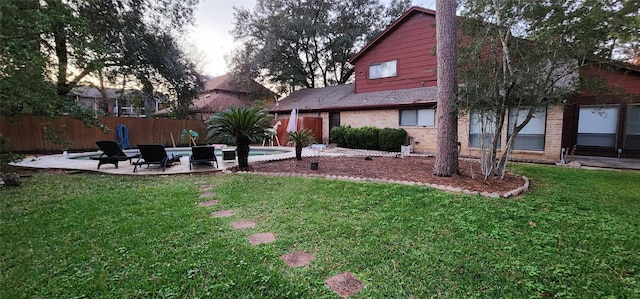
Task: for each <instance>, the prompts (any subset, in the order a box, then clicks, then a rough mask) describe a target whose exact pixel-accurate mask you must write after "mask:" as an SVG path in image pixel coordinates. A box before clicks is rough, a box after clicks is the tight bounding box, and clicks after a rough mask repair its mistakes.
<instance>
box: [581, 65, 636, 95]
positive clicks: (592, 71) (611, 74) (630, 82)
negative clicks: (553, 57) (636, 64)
mask: <svg viewBox="0 0 640 299" xmlns="http://www.w3.org/2000/svg"><path fill="white" fill-rule="evenodd" d="M581 75H582V76H584V77H585V78H589V77H594V76H595V77H601V78H604V80H606V82H607V85H608V86H611V87H616V88H622V89H623V90H624V93H625V94H637V95H640V74H638V73H636V72H633V71H626V70H617V71H615V70H610V69H604V68H598V67H590V68H587V69H584V70H582V71H581Z"/></svg>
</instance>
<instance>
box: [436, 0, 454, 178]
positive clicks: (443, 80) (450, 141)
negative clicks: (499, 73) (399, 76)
mask: <svg viewBox="0 0 640 299" xmlns="http://www.w3.org/2000/svg"><path fill="white" fill-rule="evenodd" d="M456 20H457V19H456V1H455V0H436V43H437V49H436V53H437V59H438V67H437V68H438V71H437V76H438V98H437V101H438V106H437V107H438V109H437V110H436V112H437V116H436V117H437V119H438V131H437V139H436V142H437V145H436V160H435V164H434V169H433V174H434V175H437V176H446V177H448V176H451V175H453V174H454V173H459V172H460V170H459V168H458V115H457V111H456V108H455V101H456V99H457V89H458V66H457V59H458V40H457V30H458V29H457V25H456Z"/></svg>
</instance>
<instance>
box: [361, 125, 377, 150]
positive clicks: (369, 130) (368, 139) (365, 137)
mask: <svg viewBox="0 0 640 299" xmlns="http://www.w3.org/2000/svg"><path fill="white" fill-rule="evenodd" d="M358 131H359V132H358V133H359V134H358V141H359V142H358V148H363V149H368V150H377V149H379V148H380V147H379V146H378V144H379V142H378V132H380V129H379V128H376V127H362V128H360V129H358Z"/></svg>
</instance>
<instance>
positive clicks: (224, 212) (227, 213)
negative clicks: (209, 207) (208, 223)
mask: <svg viewBox="0 0 640 299" xmlns="http://www.w3.org/2000/svg"><path fill="white" fill-rule="evenodd" d="M232 215H233V210H222V211H217V212H214V213H213V214H211V216H213V217H216V218H219V217H229V216H232Z"/></svg>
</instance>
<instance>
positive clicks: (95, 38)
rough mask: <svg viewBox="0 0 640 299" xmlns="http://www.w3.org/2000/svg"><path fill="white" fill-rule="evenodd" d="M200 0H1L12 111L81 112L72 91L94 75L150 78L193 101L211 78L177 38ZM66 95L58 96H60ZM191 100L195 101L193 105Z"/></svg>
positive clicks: (148, 87) (1, 69)
mask: <svg viewBox="0 0 640 299" xmlns="http://www.w3.org/2000/svg"><path fill="white" fill-rule="evenodd" d="M197 2H198V0H187V1H177V0H168V1H162V2H158V1H153V0H106V1H90V0H78V1H61V0H46V1H38V0H7V1H2V2H0V13H1V14H2V18H0V42H1V44H2V45H3V46H2V48H0V51H1V52H0V60H1V62H2V63H1V64H0V87H1V88H2V90H3V92H2V94H0V104H2V107H3V110H2V113H3V114H4V115H11V114H17V113H19V114H35V115H47V116H57V115H60V114H61V113H68V112H73V113H76V115H75V116H77V117H78V118H80V119H81V120H83V121H85V123H87V124H93V125H95V121H96V120H98V118H97V116H96V115H95V113H93V116H91V115H88V114H90V113H92V112H91V111H82V112H78V111H79V110H80V108H79V107H77V105H75V104H74V103H73V102H72V101H69V100H68V99H67V98H66V95H67V94H68V93H69V91H71V89H72V88H73V87H75V86H78V85H79V84H81V83H82V82H84V81H83V80H85V79H87V78H89V77H91V76H94V77H100V78H101V79H103V78H104V79H106V80H107V81H108V82H109V83H111V84H118V85H125V84H133V85H142V86H143V90H144V91H145V92H146V93H147V94H149V95H151V94H153V93H164V94H167V95H169V97H170V98H171V99H172V100H175V101H178V102H187V103H190V102H191V99H193V98H194V97H195V95H196V94H197V91H198V89H200V88H201V87H202V85H203V83H202V79H201V76H200V75H199V74H198V73H197V72H196V71H195V66H194V64H193V63H192V62H191V61H190V60H189V59H188V58H187V57H186V56H185V55H184V53H183V52H182V51H181V50H180V49H179V47H178V44H177V42H176V40H175V37H174V36H176V35H177V34H178V33H180V32H182V30H183V29H184V26H185V25H186V24H187V23H188V22H190V21H191V20H192V18H191V15H192V13H193V8H194V6H195V4H196V3H197ZM55 95H58V96H55ZM187 106H188V104H187Z"/></svg>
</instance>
